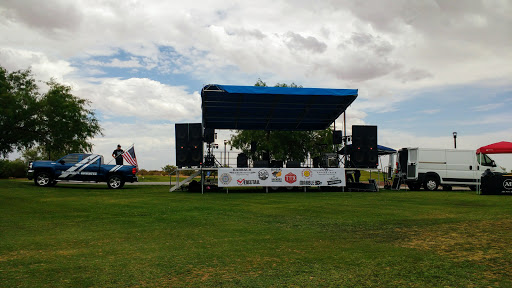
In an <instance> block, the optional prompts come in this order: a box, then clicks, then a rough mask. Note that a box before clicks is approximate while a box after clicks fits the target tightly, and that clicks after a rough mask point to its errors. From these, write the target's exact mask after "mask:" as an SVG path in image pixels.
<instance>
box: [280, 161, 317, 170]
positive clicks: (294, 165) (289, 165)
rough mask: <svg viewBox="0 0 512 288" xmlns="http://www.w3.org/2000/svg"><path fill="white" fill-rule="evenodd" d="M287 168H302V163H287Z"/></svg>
mask: <svg viewBox="0 0 512 288" xmlns="http://www.w3.org/2000/svg"><path fill="white" fill-rule="evenodd" d="M313 162H314V160H313ZM286 168H300V161H286Z"/></svg>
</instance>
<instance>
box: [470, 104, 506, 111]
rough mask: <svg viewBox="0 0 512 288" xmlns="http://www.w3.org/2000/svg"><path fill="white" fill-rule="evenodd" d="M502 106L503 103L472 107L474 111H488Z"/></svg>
mask: <svg viewBox="0 0 512 288" xmlns="http://www.w3.org/2000/svg"><path fill="white" fill-rule="evenodd" d="M502 106H503V103H491V104H485V105H479V106H475V107H473V110H474V111H490V110H494V109H497V108H500V107H502Z"/></svg>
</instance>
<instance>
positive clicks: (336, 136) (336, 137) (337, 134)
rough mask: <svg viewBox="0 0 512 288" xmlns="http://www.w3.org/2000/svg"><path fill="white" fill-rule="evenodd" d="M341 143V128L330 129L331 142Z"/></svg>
mask: <svg viewBox="0 0 512 288" xmlns="http://www.w3.org/2000/svg"><path fill="white" fill-rule="evenodd" d="M342 143H343V133H342V132H341V130H334V131H332V144H342Z"/></svg>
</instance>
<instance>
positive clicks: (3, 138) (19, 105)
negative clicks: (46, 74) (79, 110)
mask: <svg viewBox="0 0 512 288" xmlns="http://www.w3.org/2000/svg"><path fill="white" fill-rule="evenodd" d="M38 97H39V91H38V87H37V84H36V81H35V80H34V78H33V77H32V72H31V71H30V70H24V71H22V70H20V71H15V72H12V73H8V72H7V70H6V69H5V68H3V67H1V66H0V103H2V104H1V105H0V154H2V155H3V156H4V157H5V156H6V155H7V154H9V153H10V152H13V151H14V150H22V149H25V148H27V147H32V146H33V145H34V144H35V143H36V140H37V138H38V135H39V134H38V131H37V125H38V114H39V108H40V107H39V103H38Z"/></svg>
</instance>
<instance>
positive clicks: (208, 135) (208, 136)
mask: <svg viewBox="0 0 512 288" xmlns="http://www.w3.org/2000/svg"><path fill="white" fill-rule="evenodd" d="M204 142H206V143H213V142H215V129H212V128H204Z"/></svg>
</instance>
